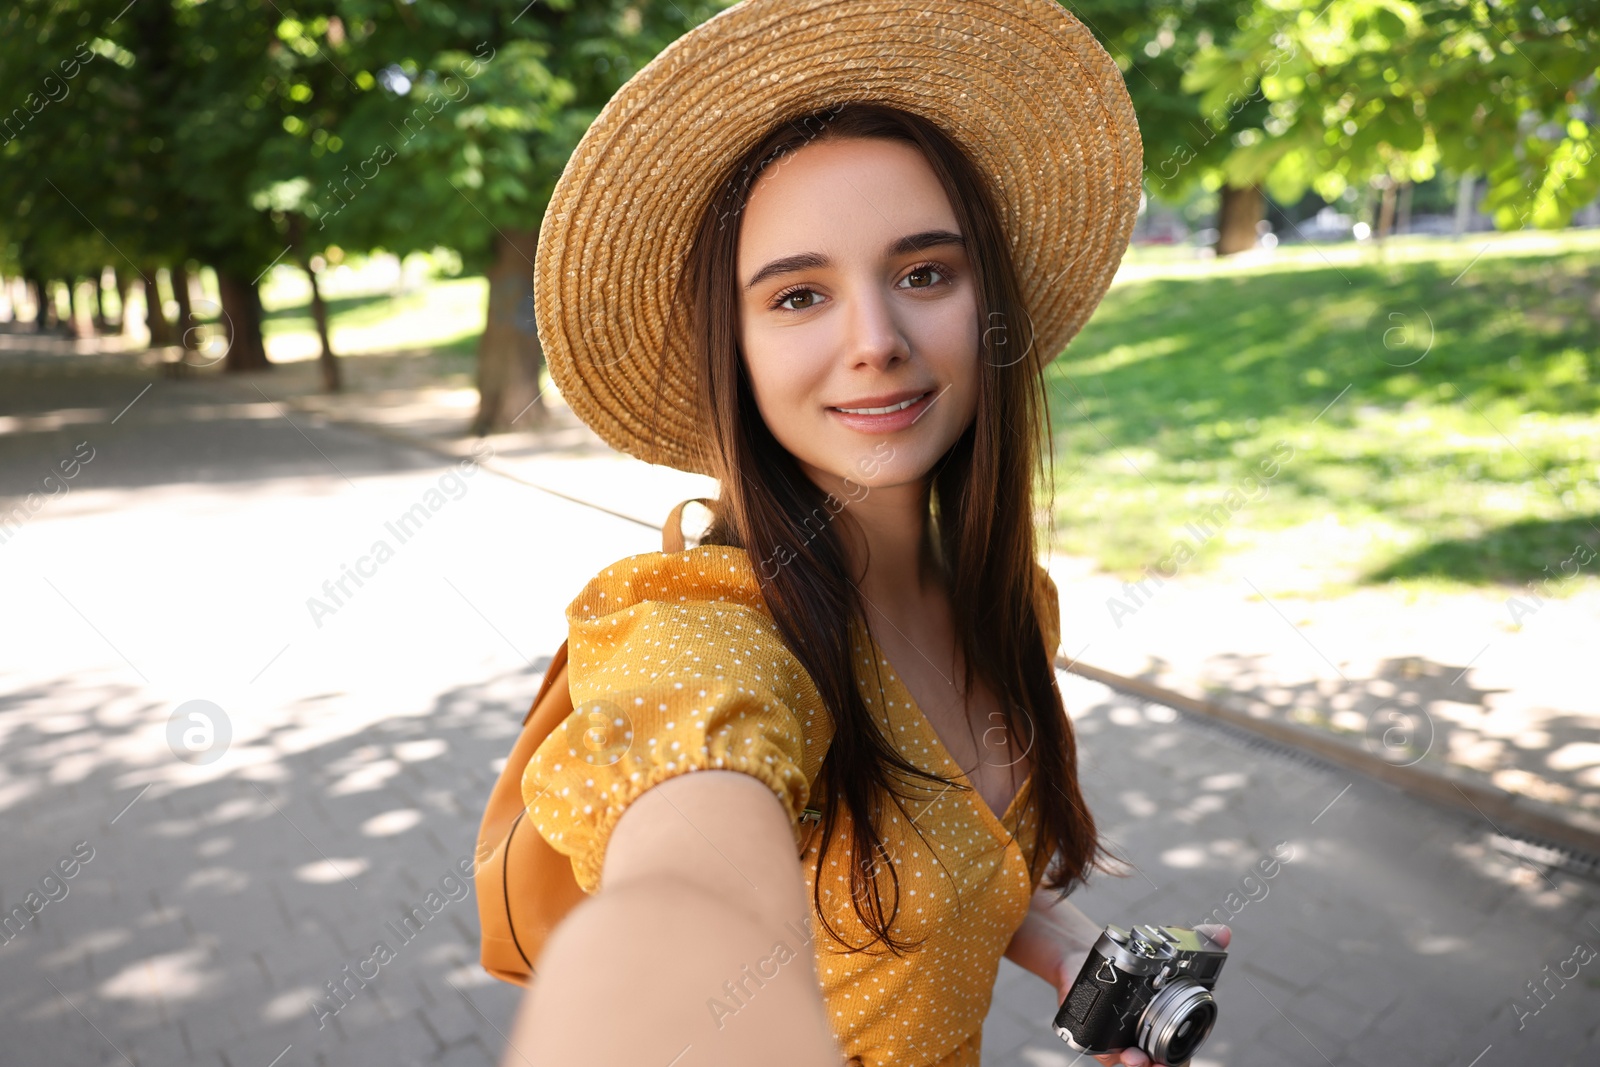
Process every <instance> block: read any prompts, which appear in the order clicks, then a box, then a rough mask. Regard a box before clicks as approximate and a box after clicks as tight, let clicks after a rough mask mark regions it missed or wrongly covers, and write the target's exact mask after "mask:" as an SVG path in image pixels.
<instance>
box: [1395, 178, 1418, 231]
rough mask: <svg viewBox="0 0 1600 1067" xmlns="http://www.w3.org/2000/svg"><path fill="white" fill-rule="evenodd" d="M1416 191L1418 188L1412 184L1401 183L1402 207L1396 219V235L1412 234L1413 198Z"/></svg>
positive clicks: (1398, 210)
mask: <svg viewBox="0 0 1600 1067" xmlns="http://www.w3.org/2000/svg"><path fill="white" fill-rule="evenodd" d="M1415 191H1416V186H1414V185H1412V184H1411V183H1410V182H1401V183H1400V206H1399V208H1398V209H1397V214H1396V215H1395V219H1394V232H1395V233H1410V232H1411V197H1412V194H1413V193H1414V192H1415Z"/></svg>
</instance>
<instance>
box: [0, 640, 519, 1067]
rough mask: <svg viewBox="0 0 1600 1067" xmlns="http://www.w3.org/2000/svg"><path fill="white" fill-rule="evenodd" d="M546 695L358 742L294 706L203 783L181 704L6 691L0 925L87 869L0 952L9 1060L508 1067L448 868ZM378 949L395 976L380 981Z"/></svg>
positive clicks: (447, 695)
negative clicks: (388, 955)
mask: <svg viewBox="0 0 1600 1067" xmlns="http://www.w3.org/2000/svg"><path fill="white" fill-rule="evenodd" d="M545 662H547V661H545ZM536 666H542V663H540V664H536ZM538 678H539V676H538V674H537V673H536V672H535V671H532V670H525V671H518V672H515V673H512V674H510V675H506V676H504V677H500V678H496V679H492V680H490V681H488V682H485V683H482V684H475V685H465V686H461V687H459V688H455V689H452V690H449V691H446V692H443V693H440V694H439V695H438V696H437V697H436V698H435V700H434V701H433V704H432V707H431V708H429V709H428V711H427V712H426V713H425V714H421V715H415V716H394V717H389V718H384V719H382V720H381V721H378V722H376V723H375V724H373V725H369V726H366V727H363V728H360V729H355V730H352V731H350V732H348V733H345V732H343V731H342V730H341V728H340V726H339V722H340V718H341V713H342V712H343V711H344V710H345V706H346V705H347V703H348V701H347V699H346V698H345V697H343V696H342V695H341V694H337V693H330V694H322V695H319V696H314V697H310V698H306V699H303V700H300V701H297V702H295V704H294V705H292V706H290V707H287V708H284V709H281V714H279V715H278V716H277V717H276V719H275V721H274V722H273V723H272V724H271V725H270V726H269V727H268V728H267V729H265V730H264V731H262V732H260V733H259V735H255V736H251V737H250V739H249V741H248V742H247V743H238V744H235V745H234V746H233V748H232V749H231V750H230V751H228V752H227V753H226V755H224V756H223V757H222V758H221V759H220V760H218V761H217V762H215V763H211V764H207V765H201V766H190V765H189V764H187V763H183V762H180V761H178V760H177V759H175V758H174V756H173V753H172V752H171V751H170V750H169V749H168V748H167V746H166V743H165V738H166V727H167V718H168V716H169V714H170V713H171V711H172V708H171V707H170V706H169V705H166V704H164V703H158V702H153V701H150V700H148V699H147V698H144V697H142V696H141V695H140V691H139V690H138V688H137V687H130V686H127V685H123V684H119V683H112V682H97V681H94V680H91V679H84V678H81V677H73V678H59V679H55V680H52V681H49V682H43V683H38V684H33V685H29V686H26V687H23V688H20V689H18V690H17V691H14V692H10V693H6V694H4V695H3V696H0V738H3V743H0V749H3V751H4V753H5V755H4V757H3V775H4V777H3V779H0V816H3V817H4V818H5V820H6V824H7V833H6V836H7V846H6V864H5V882H4V885H3V890H4V893H3V899H4V904H5V906H6V908H7V909H8V910H9V909H11V908H14V907H15V906H17V905H18V904H19V903H20V902H22V900H23V899H24V894H26V893H27V892H28V891H29V890H30V889H32V888H34V885H33V883H35V882H37V881H38V880H39V879H40V878H43V877H44V876H45V875H47V874H48V873H49V872H50V871H51V869H52V867H53V866H54V865H55V864H56V862H57V860H58V859H59V858H61V857H62V856H64V855H67V854H69V853H70V852H71V850H72V849H73V847H74V845H76V844H78V843H80V842H83V843H86V845H87V849H88V850H92V858H91V859H90V860H88V862H86V863H83V864H82V865H81V867H80V868H79V869H78V870H77V871H76V872H75V876H74V877H72V878H71V879H69V880H67V881H65V883H64V884H65V886H66V889H67V892H66V895H65V896H62V897H60V899H58V900H55V901H52V902H49V903H47V904H46V905H45V906H44V908H43V909H42V910H41V911H40V913H39V914H38V916H37V917H36V918H35V919H34V920H33V921H32V922H31V923H30V924H29V925H28V926H27V927H26V928H22V929H20V931H8V940H7V941H6V942H5V943H0V974H4V976H5V978H4V983H3V986H0V1018H3V1019H5V1020H6V1022H5V1023H4V1024H3V1029H4V1035H3V1038H0V1043H3V1044H4V1045H5V1046H6V1047H7V1049H8V1053H7V1059H8V1062H9V1061H12V1060H13V1059H14V1061H15V1062H19V1063H21V1062H30V1063H47V1062H49V1063H68V1062H71V1063H98V1062H103V1061H104V1062H111V1061H116V1062H122V1061H121V1060H120V1058H119V1056H118V1055H117V1053H121V1054H124V1055H126V1056H128V1057H129V1058H130V1059H131V1060H132V1061H133V1062H135V1063H137V1064H138V1065H139V1067H145V1065H147V1064H171V1063H187V1062H210V1063H215V1062H218V1057H220V1058H221V1062H223V1063H226V1064H233V1065H241V1067H243V1065H258V1067H265V1065H266V1064H268V1063H271V1062H272V1061H273V1058H274V1057H275V1056H277V1055H279V1054H280V1053H281V1052H282V1051H283V1050H284V1049H285V1047H287V1046H290V1045H292V1046H293V1047H294V1052H293V1055H292V1058H290V1059H286V1060H285V1061H284V1062H286V1063H288V1062H294V1063H313V1062H314V1063H324V1064H340V1065H344V1064H358V1065H359V1064H374V1065H376V1064H403V1063H428V1064H432V1063H445V1062H448V1063H462V1064H466V1063H471V1064H486V1063H491V1062H494V1061H496V1060H498V1058H499V1052H500V1049H501V1047H502V1045H503V1042H502V1040H501V1038H500V1037H498V1036H497V1028H498V1029H500V1030H504V1029H505V1027H506V1023H507V1020H508V1019H509V1017H510V1013H511V1011H512V1010H513V1008H514V1006H515V1004H516V1002H517V995H518V991H517V990H515V989H513V988H512V987H510V986H505V985H503V984H502V983H499V982H495V981H494V980H492V979H490V978H488V977H487V975H485V974H484V973H483V972H482V970H481V968H479V967H478V965H477V914H476V903H475V899H476V898H475V897H474V896H473V895H472V893H471V884H470V881H468V880H466V879H463V878H461V872H460V870H459V869H458V864H459V863H460V862H462V861H463V860H467V861H470V857H471V855H472V851H473V843H474V839H475V836H476V831H477V822H478V818H479V816H480V815H481V812H482V805H483V803H484V801H485V800H486V798H487V796H488V792H489V787H490V785H491V783H492V781H493V777H494V774H495V773H496V770H497V767H498V763H497V761H498V760H501V759H503V757H504V755H505V753H506V752H507V751H509V749H510V745H511V742H512V739H513V738H514V736H515V733H516V731H517V729H518V728H519V726H520V722H521V716H522V712H523V711H524V710H525V707H524V705H525V701H526V699H528V698H530V697H531V695H532V693H533V691H534V689H535V688H536V686H537V683H538ZM357 718H358V719H360V721H370V718H368V717H362V716H357ZM243 725H244V724H235V725H234V729H235V730H239V729H240V727H241V726H243ZM147 787H148V788H147ZM130 802H132V803H131V806H129V805H130ZM58 893H59V891H58ZM419 908H420V909H423V910H421V911H417V910H416V909H419ZM408 914H409V915H411V916H412V918H411V920H410V922H409V924H408V921H407V918H406V916H407V915H408ZM402 937H404V938H405V939H404V940H402ZM380 941H381V942H384V943H386V944H387V945H388V946H389V948H390V950H391V951H392V953H393V958H392V959H390V960H387V961H384V962H382V963H381V964H379V965H378V966H377V968H376V969H377V972H378V973H377V976H376V977H371V975H372V969H373V967H372V965H371V964H369V963H367V962H365V961H369V960H371V959H373V958H374V954H375V953H374V950H375V946H376V944H377V943H378V942H380ZM346 968H348V970H347V969H346ZM351 972H364V973H366V974H367V976H368V977H369V978H371V980H370V981H366V982H361V981H357V980H350V979H348V975H349V974H350V973H351ZM330 982H333V983H343V988H344V990H345V991H346V993H345V999H346V1000H347V1001H348V1002H347V1003H346V1002H344V1001H341V1000H339V999H334V998H333V996H332V995H331V994H330V987H329V985H328V983H330ZM480 1013H481V1014H480ZM86 1021H87V1022H88V1023H92V1024H93V1026H92V1027H91V1026H90V1025H86ZM96 1028H98V1031H99V1032H98V1033H97V1032H96ZM113 1046H115V1050H116V1051H115V1052H114V1051H113Z"/></svg>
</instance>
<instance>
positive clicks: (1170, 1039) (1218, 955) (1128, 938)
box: [1054, 926, 1228, 1067]
mask: <svg viewBox="0 0 1600 1067" xmlns="http://www.w3.org/2000/svg"><path fill="white" fill-rule="evenodd" d="M1227 958H1228V953H1227V952H1226V951H1225V950H1224V949H1222V948H1221V947H1219V946H1218V945H1217V943H1216V942H1215V941H1213V940H1211V939H1210V938H1209V937H1207V936H1205V935H1204V934H1202V933H1199V932H1198V931H1195V930H1189V929H1186V928H1184V927H1181V926H1135V927H1134V928H1133V929H1131V930H1124V929H1122V928H1121V927H1117V926H1108V927H1106V929H1105V933H1103V934H1101V935H1100V938H1099V940H1097V941H1096V942H1095V943H1094V948H1093V949H1091V950H1090V951H1089V958H1088V959H1087V960H1085V961H1084V964H1083V970H1081V971H1079V972H1078V980H1077V981H1075V982H1073V983H1072V989H1071V990H1070V991H1069V992H1068V993H1067V999H1066V1000H1065V1001H1064V1002H1063V1003H1062V1005H1061V1010H1060V1011H1058V1012H1056V1017H1055V1023H1054V1026H1055V1031H1056V1034H1057V1035H1058V1036H1059V1037H1060V1038H1061V1039H1062V1040H1063V1041H1065V1042H1066V1043H1067V1044H1069V1045H1071V1046H1072V1047H1073V1048H1075V1049H1077V1050H1078V1051H1080V1052H1087V1053H1089V1054H1090V1055H1095V1054H1098V1053H1102V1052H1110V1051H1111V1050H1112V1049H1119V1048H1139V1049H1143V1050H1144V1052H1145V1053H1146V1054H1147V1055H1148V1056H1149V1057H1150V1058H1151V1060H1153V1061H1154V1062H1156V1063H1159V1064H1166V1065H1168V1067H1182V1065H1183V1064H1186V1063H1188V1062H1189V1057H1191V1056H1193V1055H1194V1054H1195V1050H1197V1049H1198V1048H1199V1047H1200V1045H1201V1043H1202V1042H1204V1041H1205V1039H1206V1036H1207V1035H1208V1034H1210V1033H1211V1027H1212V1024H1213V1023H1215V1022H1216V1021H1217V1001H1216V998H1214V997H1213V996H1212V995H1211V990H1212V989H1213V988H1214V987H1215V986H1216V984H1217V975H1219V974H1221V973H1222V964H1223V963H1224V961H1226V960H1227Z"/></svg>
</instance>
